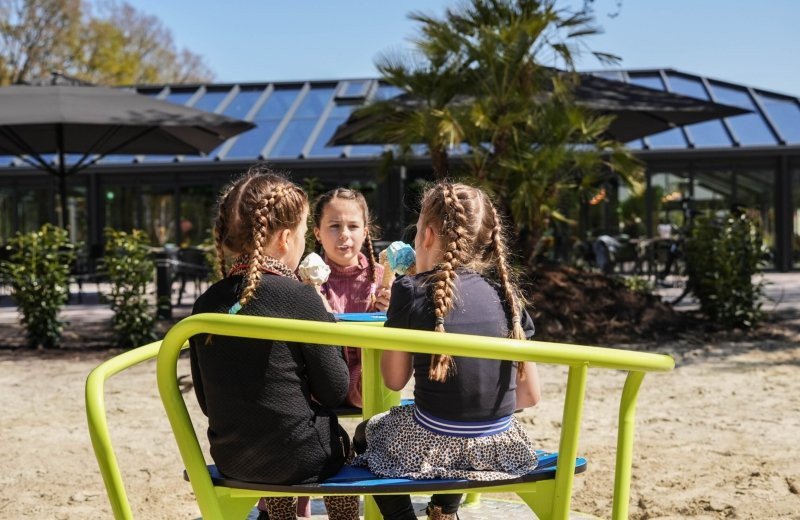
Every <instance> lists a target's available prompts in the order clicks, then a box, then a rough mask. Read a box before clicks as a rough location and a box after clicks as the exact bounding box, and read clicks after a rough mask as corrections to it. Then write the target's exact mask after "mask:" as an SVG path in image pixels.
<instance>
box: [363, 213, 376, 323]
mask: <svg viewBox="0 0 800 520" xmlns="http://www.w3.org/2000/svg"><path fill="white" fill-rule="evenodd" d="M364 245H365V246H366V248H367V264H368V265H369V277H370V279H371V280H372V290H371V291H370V293H369V305H370V307H373V308H374V307H375V301H376V299H377V297H376V295H375V291H376V289H377V287H378V285H379V284H380V280H378V271H377V269H375V250H374V249H372V236H371V234H370V232H369V224H367V225H366V226H365V233H364Z"/></svg>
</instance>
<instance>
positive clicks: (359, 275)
mask: <svg viewBox="0 0 800 520" xmlns="http://www.w3.org/2000/svg"><path fill="white" fill-rule="evenodd" d="M313 218H314V237H316V239H317V242H318V243H319V244H320V245H321V247H322V257H323V258H324V259H325V262H326V263H327V264H328V266H329V267H330V268H331V274H330V276H329V277H328V281H327V282H325V283H324V284H323V285H322V287H321V291H322V294H323V295H324V296H325V299H326V300H327V301H328V304H329V305H330V308H331V311H332V312H335V313H341V312H374V311H385V310H386V309H387V308H388V307H389V291H388V290H387V289H383V288H381V287H380V285H381V284H380V281H381V278H382V276H383V266H382V265H380V264H379V263H378V262H376V261H375V254H374V253H373V250H372V240H371V236H370V218H369V208H368V207H367V201H366V199H364V195H362V194H361V193H359V192H357V191H355V190H351V189H347V188H336V189H334V190H331V191H329V192H327V193H325V194H323V195H322V196H320V197H319V198H318V199H317V202H316V204H315V205H314V211H313ZM365 253H366V254H365ZM345 360H346V361H347V366H348V367H349V368H350V390H349V391H348V393H347V399H346V400H345V403H346V404H348V405H350V406H356V407H361V404H362V403H361V350H360V349H357V348H353V347H345Z"/></svg>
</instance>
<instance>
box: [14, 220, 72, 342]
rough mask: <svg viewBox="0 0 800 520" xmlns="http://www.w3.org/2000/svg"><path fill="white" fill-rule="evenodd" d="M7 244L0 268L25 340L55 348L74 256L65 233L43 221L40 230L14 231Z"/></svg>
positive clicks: (61, 329) (66, 298)
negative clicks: (23, 329) (28, 231)
mask: <svg viewBox="0 0 800 520" xmlns="http://www.w3.org/2000/svg"><path fill="white" fill-rule="evenodd" d="M6 247H8V248H9V250H10V256H9V259H8V261H5V262H3V263H2V264H0V270H2V273H3V276H4V277H5V278H6V279H7V280H8V283H9V284H10V285H11V295H12V296H13V298H14V301H15V302H16V304H17V308H18V309H19V312H20V313H21V314H22V324H23V325H24V326H25V330H26V332H27V337H28V343H29V345H30V346H31V347H34V348H35V347H38V346H42V347H44V348H53V347H56V346H57V344H58V340H59V339H61V333H62V331H63V323H62V322H61V321H60V320H59V318H58V313H59V311H60V310H61V307H63V306H64V304H65V303H67V300H68V298H69V271H70V266H71V265H72V262H73V261H74V259H75V253H74V251H73V247H72V244H70V242H69V237H68V235H67V232H66V231H65V230H63V229H61V228H58V227H55V226H53V225H51V224H45V225H44V226H42V227H41V229H39V231H32V232H30V233H25V234H21V233H17V235H16V236H15V237H13V238H12V239H11V240H9V242H8V245H7V246H6Z"/></svg>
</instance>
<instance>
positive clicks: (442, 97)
mask: <svg viewBox="0 0 800 520" xmlns="http://www.w3.org/2000/svg"><path fill="white" fill-rule="evenodd" d="M376 67H377V68H378V71H379V72H380V73H381V76H382V78H383V80H384V81H385V82H387V83H389V84H390V85H393V86H395V87H398V88H400V89H402V90H403V91H405V93H406V94H405V97H406V99H407V101H408V102H407V103H400V102H398V100H397V99H385V100H377V101H374V102H373V103H371V104H369V105H367V106H365V107H364V108H362V109H359V111H358V112H357V115H358V116H359V117H364V118H368V119H375V120H377V121H380V124H378V125H374V126H369V127H367V128H365V129H363V130H362V131H361V132H359V134H358V135H359V137H361V138H365V139H366V140H367V141H370V140H377V141H380V142H385V143H391V144H394V145H396V146H397V147H398V149H399V153H400V155H401V156H406V155H409V154H410V153H411V150H412V146H414V145H418V144H425V145H427V148H428V153H429V154H430V157H431V163H432V166H433V172H434V177H435V178H437V179H442V178H444V177H446V176H447V175H448V173H449V170H450V166H449V160H448V150H450V149H452V148H453V147H455V146H458V145H459V144H461V142H462V140H463V129H462V128H461V121H463V120H464V114H463V113H462V112H463V107H460V106H459V105H458V103H455V102H454V101H455V100H456V97H457V96H458V95H459V94H462V93H463V89H464V82H465V79H466V76H467V75H468V74H465V71H464V70H463V69H462V68H461V67H458V66H456V65H454V64H452V63H448V62H443V61H440V60H437V59H424V60H414V59H409V58H407V57H404V56H398V55H390V54H384V55H382V56H381V57H379V59H378V61H377V62H376Z"/></svg>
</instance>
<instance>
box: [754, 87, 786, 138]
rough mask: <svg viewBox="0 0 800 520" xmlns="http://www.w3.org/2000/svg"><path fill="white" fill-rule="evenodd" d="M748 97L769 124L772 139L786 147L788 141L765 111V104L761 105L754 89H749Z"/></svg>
mask: <svg viewBox="0 0 800 520" xmlns="http://www.w3.org/2000/svg"><path fill="white" fill-rule="evenodd" d="M747 95H749V96H750V99H751V100H753V104H755V106H756V108H757V109H758V111H759V112H761V117H763V118H764V121H766V122H767V127H768V128H769V131H770V132H772V137H774V138H775V140H776V141H778V144H780V145H785V144H786V139H784V138H783V135H781V132H780V130H779V129H778V125H776V124H775V121H773V120H772V118H771V117H770V115H769V113H768V112H767V111H766V110H765V109H764V104H763V103H761V99H759V97H758V96H757V95H756V93H755V91H754V90H753V88H752V87H747Z"/></svg>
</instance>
